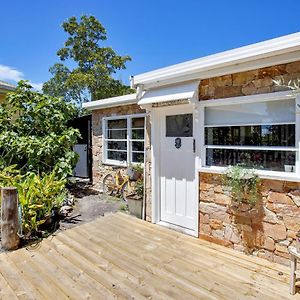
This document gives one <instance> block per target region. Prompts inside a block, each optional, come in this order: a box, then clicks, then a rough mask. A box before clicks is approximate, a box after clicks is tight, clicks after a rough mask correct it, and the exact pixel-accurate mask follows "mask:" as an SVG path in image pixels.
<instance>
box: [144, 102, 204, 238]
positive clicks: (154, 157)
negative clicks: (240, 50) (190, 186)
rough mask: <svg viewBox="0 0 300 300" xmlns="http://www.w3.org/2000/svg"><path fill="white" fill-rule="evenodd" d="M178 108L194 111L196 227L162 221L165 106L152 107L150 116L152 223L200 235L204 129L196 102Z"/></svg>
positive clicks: (196, 235)
mask: <svg viewBox="0 0 300 300" xmlns="http://www.w3.org/2000/svg"><path fill="white" fill-rule="evenodd" d="M176 106H178V108H182V107H184V108H191V110H192V113H193V136H194V139H195V143H196V153H195V187H194V188H195V189H196V190H195V193H194V194H195V199H194V201H196V203H197V205H196V211H195V228H194V230H189V229H186V230H185V229H183V228H182V227H179V226H178V227H177V226H176V225H172V224H168V223H166V222H162V221H161V215H160V214H161V200H160V171H159V170H160V132H161V126H162V123H161V118H160V112H161V111H163V110H164V109H166V108H165V107H157V108H153V107H151V108H150V109H149V111H150V118H151V165H152V172H151V179H152V180H151V190H152V199H151V200H152V201H151V202H152V223H156V224H160V225H163V226H166V227H169V228H172V229H177V230H179V231H182V232H184V233H187V234H189V235H192V236H195V237H198V234H199V173H198V161H199V157H200V139H199V134H200V132H201V133H202V131H199V129H200V122H199V113H198V107H197V105H196V104H194V103H192V104H181V105H176ZM173 107H174V106H173Z"/></svg>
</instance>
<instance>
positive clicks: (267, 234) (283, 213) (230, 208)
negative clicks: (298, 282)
mask: <svg viewBox="0 0 300 300" xmlns="http://www.w3.org/2000/svg"><path fill="white" fill-rule="evenodd" d="M261 186H262V187H261V200H260V201H258V202H257V204H256V206H255V207H254V208H253V209H249V208H250V207H249V206H248V205H247V204H242V205H239V206H238V208H237V207H236V206H234V205H233V204H232V202H231V197H230V189H229V188H228V187H226V186H225V185H224V180H222V175H219V174H208V173H200V203H199V237H200V238H204V239H206V240H209V241H212V242H215V243H218V244H221V245H224V246H227V247H231V248H234V249H236V250H239V251H243V252H246V253H253V254H255V255H257V256H259V257H263V258H266V259H268V260H270V261H274V262H278V263H282V264H288V263H289V261H288V258H289V254H288V246H290V245H295V239H296V232H297V231H298V230H300V208H299V207H300V190H299V188H300V183H295V182H287V181H280V180H262V185H261Z"/></svg>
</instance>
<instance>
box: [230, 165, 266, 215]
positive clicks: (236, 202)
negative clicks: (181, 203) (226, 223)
mask: <svg viewBox="0 0 300 300" xmlns="http://www.w3.org/2000/svg"><path fill="white" fill-rule="evenodd" d="M225 184H226V185H227V186H229V187H230V189H231V199H232V208H234V209H236V210H238V211H241V212H246V211H249V210H253V209H254V207H255V205H256V203H257V202H258V200H259V199H260V198H261V195H260V191H259V187H260V178H259V177H258V176H257V175H256V174H255V172H254V170H253V169H247V168H243V167H242V166H239V165H236V166H230V167H228V168H227V170H226V172H225Z"/></svg>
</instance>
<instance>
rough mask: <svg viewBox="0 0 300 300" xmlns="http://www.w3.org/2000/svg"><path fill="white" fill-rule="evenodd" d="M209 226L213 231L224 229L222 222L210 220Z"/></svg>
mask: <svg viewBox="0 0 300 300" xmlns="http://www.w3.org/2000/svg"><path fill="white" fill-rule="evenodd" d="M209 226H210V227H211V229H213V230H217V229H222V228H223V223H222V221H220V220H216V219H210V220H209Z"/></svg>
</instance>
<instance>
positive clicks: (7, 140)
mask: <svg viewBox="0 0 300 300" xmlns="http://www.w3.org/2000/svg"><path fill="white" fill-rule="evenodd" d="M6 100H7V101H6V102H5V103H4V104H1V105H0V169H3V168H5V167H8V166H11V165H14V164H16V165H17V166H18V168H19V169H20V170H21V172H22V173H23V174H25V173H27V172H34V173H36V174H43V173H49V172H51V171H53V170H55V171H56V174H57V175H58V176H59V177H61V178H62V177H66V176H67V175H69V174H71V173H72V169H73V166H74V164H75V163H76V161H77V154H76V153H75V152H74V151H72V147H73V145H75V144H76V142H77V138H78V137H79V136H80V134H79V131H78V130H77V129H74V128H71V127H69V126H68V122H69V120H71V119H73V118H74V117H75V116H77V115H78V109H77V108H76V107H75V106H74V105H73V104H70V103H66V102H65V101H64V100H63V99H61V98H55V97H52V96H49V95H45V94H41V93H39V92H36V91H33V89H32V87H31V86H30V85H29V84H28V83H27V82H25V81H20V82H19V84H18V87H17V88H16V89H15V90H14V91H13V92H11V93H9V94H8V95H7V97H6Z"/></svg>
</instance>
